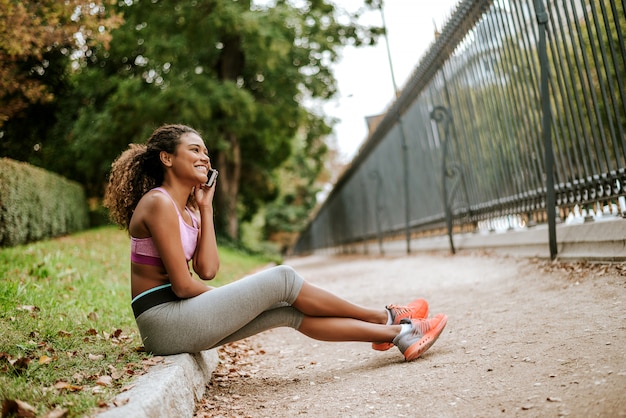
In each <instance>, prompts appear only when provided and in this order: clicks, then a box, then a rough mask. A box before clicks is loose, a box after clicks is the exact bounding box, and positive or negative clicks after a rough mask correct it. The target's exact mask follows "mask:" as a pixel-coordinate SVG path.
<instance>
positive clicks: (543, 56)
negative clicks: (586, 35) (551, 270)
mask: <svg viewBox="0 0 626 418" xmlns="http://www.w3.org/2000/svg"><path fill="white" fill-rule="evenodd" d="M535 13H536V16H537V23H538V24H539V45H538V49H539V51H538V52H539V63H540V66H541V113H542V120H541V130H542V133H543V144H544V152H545V160H546V167H545V169H546V211H547V212H548V237H549V243H550V259H551V260H554V259H555V258H556V255H557V246H556V194H555V191H554V153H553V151H552V135H551V129H550V128H551V126H552V125H551V121H552V114H551V109H550V86H549V79H548V77H549V72H548V51H547V45H546V30H547V25H548V12H547V11H546V8H545V6H544V4H543V0H535Z"/></svg>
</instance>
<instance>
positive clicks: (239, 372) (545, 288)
mask: <svg viewBox="0 0 626 418" xmlns="http://www.w3.org/2000/svg"><path fill="white" fill-rule="evenodd" d="M286 264H290V265H292V266H294V267H295V268H296V269H297V270H298V271H299V272H300V273H301V274H302V275H303V276H304V277H306V278H307V279H308V280H310V281H312V282H314V283H316V284H318V285H320V286H323V287H325V288H327V289H330V290H332V291H334V292H335V293H337V294H339V295H342V296H344V297H346V298H348V299H350V300H353V301H355V302H357V303H360V304H364V305H372V306H378V305H384V304H387V303H406V302H409V301H410V300H412V299H414V298H416V297H424V298H426V299H427V300H428V301H429V303H430V307H431V313H432V314H435V313H438V312H444V313H446V314H447V315H448V317H449V321H448V325H447V327H446V329H445V330H444V332H443V334H442V335H441V337H440V338H439V340H438V341H437V343H436V344H435V345H433V347H432V348H431V349H430V350H429V351H428V352H427V353H425V354H424V355H423V356H422V357H421V358H420V359H418V360H416V361H414V362H411V363H406V362H404V358H403V357H402V355H401V354H400V352H399V351H398V350H397V349H396V348H393V349H391V350H389V351H387V352H383V353H380V352H376V351H373V350H371V348H370V346H369V345H368V344H365V343H326V342H318V341H314V340H311V339H309V338H307V337H304V336H302V335H301V334H299V333H297V332H295V331H293V330H291V329H276V330H272V331H269V332H266V333H263V334H261V335H257V336H255V337H253V338H250V339H248V340H245V341H243V342H241V343H239V344H237V345H234V346H231V347H226V348H225V349H224V350H222V351H221V356H222V357H223V358H224V359H225V360H224V361H223V364H222V365H221V366H220V368H219V369H218V371H217V372H216V373H215V375H214V378H213V380H212V382H211V384H210V386H209V388H208V393H207V395H206V397H205V399H204V400H203V401H202V402H201V403H200V404H199V405H198V410H197V414H196V416H197V417H222V416H223V417H292V416H297V415H306V416H310V417H331V416H339V417H366V416H372V417H416V416H427V417H503V416H507V417H509V416H516V417H517V416H520V417H544V416H545V417H557V416H573V417H591V416H600V417H619V416H626V265H625V264H617V265H616V264H613V265H585V264H555V263H550V262H547V261H537V260H534V261H533V260H526V259H516V258H507V257H502V256H489V255H484V254H465V255H462V254H461V255H459V254H457V255H455V256H445V255H437V254H435V255H415V256H407V257H400V258H389V257H387V258H349V257H331V256H311V257H306V258H297V259H291V260H288V261H287V263H286Z"/></svg>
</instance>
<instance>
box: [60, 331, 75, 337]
mask: <svg viewBox="0 0 626 418" xmlns="http://www.w3.org/2000/svg"><path fill="white" fill-rule="evenodd" d="M57 335H58V336H59V337H71V336H72V333H71V332H67V331H64V330H61V331H59V332H57Z"/></svg>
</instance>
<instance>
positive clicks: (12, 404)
mask: <svg viewBox="0 0 626 418" xmlns="http://www.w3.org/2000/svg"><path fill="white" fill-rule="evenodd" d="M13 415H16V416H18V417H22V418H35V417H36V416H37V415H36V411H35V408H33V407H32V406H31V405H29V404H27V403H26V402H23V401H20V400H19V399H5V400H4V401H3V402H2V416H3V417H9V416H13Z"/></svg>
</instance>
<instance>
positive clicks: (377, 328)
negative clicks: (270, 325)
mask: <svg viewBox="0 0 626 418" xmlns="http://www.w3.org/2000/svg"><path fill="white" fill-rule="evenodd" d="M400 330H401V326H400V325H381V324H372V323H370V322H367V321H362V320H360V319H352V318H333V317H327V318H322V317H312V316H305V317H304V318H303V319H302V322H301V324H300V328H298V331H300V332H301V333H303V334H304V335H306V336H308V337H311V338H314V339H316V340H322V341H364V342H372V341H377V342H383V341H384V342H391V341H393V339H394V338H395V337H396V336H397V335H398V334H399V333H400Z"/></svg>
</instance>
